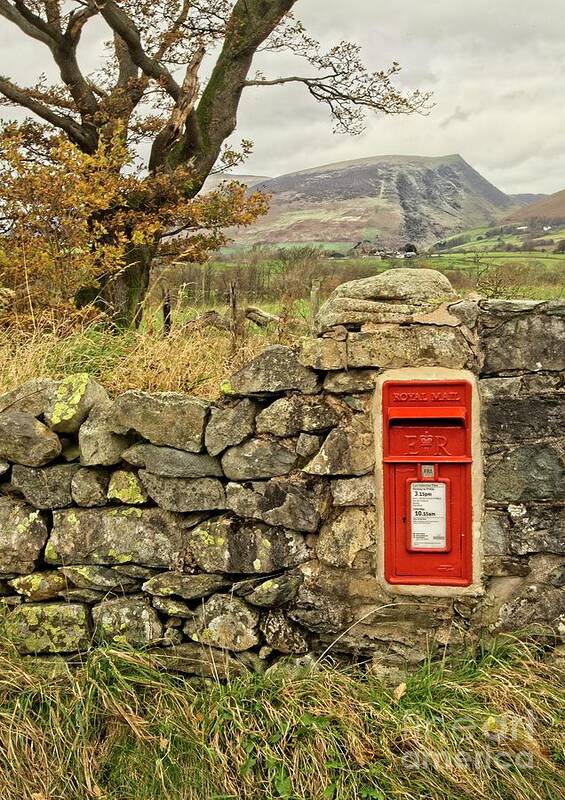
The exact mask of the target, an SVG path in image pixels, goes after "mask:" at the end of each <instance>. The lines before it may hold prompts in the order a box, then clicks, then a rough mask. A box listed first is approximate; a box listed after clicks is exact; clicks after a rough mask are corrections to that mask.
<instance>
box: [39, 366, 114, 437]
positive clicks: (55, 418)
mask: <svg viewBox="0 0 565 800" xmlns="http://www.w3.org/2000/svg"><path fill="white" fill-rule="evenodd" d="M106 402H108V394H107V392H106V390H105V389H104V388H103V387H102V386H100V384H99V383H97V382H96V381H94V380H93V379H92V378H91V377H90V375H89V374H88V373H87V372H77V373H76V374H74V375H69V376H68V377H66V378H64V379H63V380H62V381H60V383H59V385H58V386H57V389H56V391H55V394H54V396H53V397H52V400H51V403H50V404H49V407H48V408H47V410H46V412H45V422H46V423H47V425H48V426H49V427H50V428H51V429H52V430H54V431H57V432H58V433H76V432H77V431H78V429H79V428H80V426H81V425H82V423H83V422H84V421H85V419H86V418H87V416H88V414H89V412H90V410H91V409H92V408H93V407H94V406H95V405H98V404H99V403H106Z"/></svg>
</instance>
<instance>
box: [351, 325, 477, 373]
mask: <svg viewBox="0 0 565 800" xmlns="http://www.w3.org/2000/svg"><path fill="white" fill-rule="evenodd" d="M347 356H348V362H349V366H350V367H380V368H381V369H392V368H397V367H453V368H462V367H467V366H470V365H471V364H472V363H473V359H474V354H473V352H472V350H471V348H470V345H469V343H468V342H467V340H466V338H465V337H464V335H463V334H462V333H461V331H460V330H458V329H457V328H449V327H434V326H429V325H407V326H406V327H398V326H395V325H382V326H380V327H379V329H378V330H376V329H375V330H370V331H362V332H360V333H350V334H349V339H348V341H347Z"/></svg>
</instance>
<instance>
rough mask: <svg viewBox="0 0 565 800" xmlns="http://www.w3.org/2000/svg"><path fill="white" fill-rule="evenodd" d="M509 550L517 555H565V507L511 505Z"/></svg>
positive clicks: (509, 509)
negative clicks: (543, 553) (542, 553)
mask: <svg viewBox="0 0 565 800" xmlns="http://www.w3.org/2000/svg"><path fill="white" fill-rule="evenodd" d="M508 514H509V517H510V521H511V532H510V535H509V537H508V543H509V549H510V551H511V552H512V553H515V554H516V555H528V554H530V553H541V552H546V553H557V554H565V507H564V506H557V507H551V506H545V505H527V506H526V505H523V504H516V505H509V506H508Z"/></svg>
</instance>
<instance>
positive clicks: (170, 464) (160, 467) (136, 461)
mask: <svg viewBox="0 0 565 800" xmlns="http://www.w3.org/2000/svg"><path fill="white" fill-rule="evenodd" d="M122 458H123V459H124V461H127V462H128V463H129V464H133V466H135V467H143V468H144V469H146V470H147V472H151V473H152V474H153V475H161V476H162V477H164V478H206V477H208V476H213V477H218V478H221V477H222V468H221V466H220V462H219V461H218V459H217V458H212V456H208V455H200V454H198V453H187V452H186V450H175V449H174V448H173V447H157V446H156V445H154V444H134V445H133V447H130V448H128V449H127V450H126V451H125V453H123V455H122Z"/></svg>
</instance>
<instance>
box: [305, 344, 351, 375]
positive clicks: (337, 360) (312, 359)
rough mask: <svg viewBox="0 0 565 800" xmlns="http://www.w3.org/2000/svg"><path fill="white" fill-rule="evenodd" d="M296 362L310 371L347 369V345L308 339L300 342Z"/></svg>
mask: <svg viewBox="0 0 565 800" xmlns="http://www.w3.org/2000/svg"><path fill="white" fill-rule="evenodd" d="M298 360H299V361H300V363H301V364H303V365H304V366H305V367H312V369H319V370H324V371H326V370H335V369H347V345H346V343H345V342H344V341H335V340H334V339H314V338H311V337H310V338H308V339H305V340H304V341H303V342H302V346H301V348H300V355H299V357H298Z"/></svg>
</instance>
